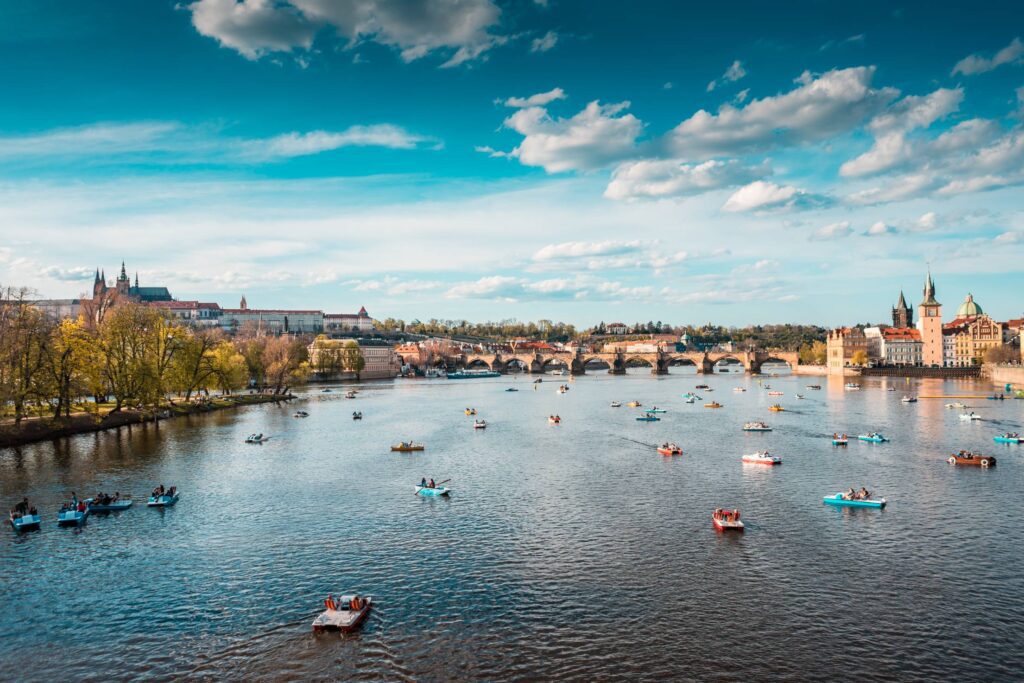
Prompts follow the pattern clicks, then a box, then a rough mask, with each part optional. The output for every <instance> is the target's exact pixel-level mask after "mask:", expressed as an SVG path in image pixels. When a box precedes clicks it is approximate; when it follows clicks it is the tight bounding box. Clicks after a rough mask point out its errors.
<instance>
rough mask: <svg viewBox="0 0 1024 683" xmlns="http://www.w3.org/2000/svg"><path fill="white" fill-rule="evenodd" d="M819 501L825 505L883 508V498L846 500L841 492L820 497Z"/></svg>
mask: <svg viewBox="0 0 1024 683" xmlns="http://www.w3.org/2000/svg"><path fill="white" fill-rule="evenodd" d="M821 502H823V503H825V505H835V506H836V507H849V508H884V507H885V498H880V499H878V500H870V499H869V500H847V499H846V498H843V494H842V493H837V494H835V495H834V496H825V497H824V498H822V499H821Z"/></svg>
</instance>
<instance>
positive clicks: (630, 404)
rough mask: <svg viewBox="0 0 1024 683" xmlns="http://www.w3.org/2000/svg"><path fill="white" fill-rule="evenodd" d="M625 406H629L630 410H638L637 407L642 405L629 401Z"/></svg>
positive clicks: (638, 402)
mask: <svg viewBox="0 0 1024 683" xmlns="http://www.w3.org/2000/svg"><path fill="white" fill-rule="evenodd" d="M626 405H627V406H629V407H630V408H639V407H640V406H642V405H643V404H642V403H640V401H630V402H629V403H627V404H626Z"/></svg>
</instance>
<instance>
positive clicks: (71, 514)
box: [57, 506, 89, 526]
mask: <svg viewBox="0 0 1024 683" xmlns="http://www.w3.org/2000/svg"><path fill="white" fill-rule="evenodd" d="M88 517H89V508H88V506H85V509H84V510H79V509H77V508H73V507H68V508H66V509H61V510H60V512H58V513H57V526H81V525H82V524H83V523H84V522H85V520H86V519H87V518H88Z"/></svg>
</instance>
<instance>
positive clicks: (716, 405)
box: [704, 401, 722, 408]
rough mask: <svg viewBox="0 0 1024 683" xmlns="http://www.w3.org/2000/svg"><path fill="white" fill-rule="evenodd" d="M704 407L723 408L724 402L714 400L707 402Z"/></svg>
mask: <svg viewBox="0 0 1024 683" xmlns="http://www.w3.org/2000/svg"><path fill="white" fill-rule="evenodd" d="M704 407H705V408H721V407H722V404H721V403H718V402H717V401H712V402H711V403H705V404H704Z"/></svg>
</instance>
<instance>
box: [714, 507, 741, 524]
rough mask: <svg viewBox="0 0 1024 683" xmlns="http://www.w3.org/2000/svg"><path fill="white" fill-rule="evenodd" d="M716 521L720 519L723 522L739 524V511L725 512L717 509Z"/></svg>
mask: <svg viewBox="0 0 1024 683" xmlns="http://www.w3.org/2000/svg"><path fill="white" fill-rule="evenodd" d="M714 516H715V519H720V520H722V521H723V522H738V521H740V511H739V510H723V509H722V508H716V509H715V515H714Z"/></svg>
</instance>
